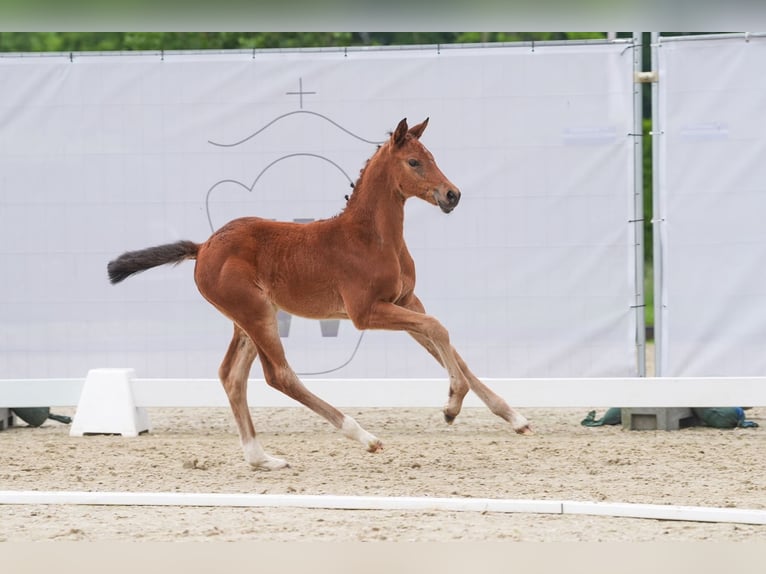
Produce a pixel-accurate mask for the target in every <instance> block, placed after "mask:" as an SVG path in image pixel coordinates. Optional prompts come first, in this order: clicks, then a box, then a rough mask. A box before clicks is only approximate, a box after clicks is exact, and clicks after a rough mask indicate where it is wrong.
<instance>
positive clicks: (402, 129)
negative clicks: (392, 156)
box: [391, 118, 407, 146]
mask: <svg viewBox="0 0 766 574" xmlns="http://www.w3.org/2000/svg"><path fill="white" fill-rule="evenodd" d="M406 137H407V118H404V119H403V120H402V121H400V122H399V125H398V126H396V129H395V130H394V133H393V134H391V141H392V142H393V144H394V145H395V146H400V145H402V144H403V143H404V138H406Z"/></svg>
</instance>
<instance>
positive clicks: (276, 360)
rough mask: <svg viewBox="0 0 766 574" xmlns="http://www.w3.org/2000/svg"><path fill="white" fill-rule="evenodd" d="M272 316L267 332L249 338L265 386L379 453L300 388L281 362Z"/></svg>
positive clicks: (354, 426) (363, 434)
mask: <svg viewBox="0 0 766 574" xmlns="http://www.w3.org/2000/svg"><path fill="white" fill-rule="evenodd" d="M273 315H274V319H273V323H272V324H270V325H269V326H268V327H267V328H260V329H259V330H258V331H257V333H256V332H253V334H252V335H251V336H252V338H253V339H254V340H255V341H256V347H257V349H258V354H259V356H260V360H261V365H262V366H263V374H264V376H265V377H266V382H267V383H268V384H269V385H270V386H272V387H274V388H275V389H277V390H278V391H281V392H283V393H284V394H286V395H287V396H289V397H291V398H292V399H295V400H296V401H298V402H299V403H301V404H303V405H305V406H306V407H308V408H310V409H311V410H312V411H314V412H315V413H317V414H318V415H320V416H322V417H324V418H325V419H327V420H328V421H329V422H330V423H331V424H332V425H333V426H334V427H335V428H336V429H338V430H340V431H341V433H343V435H344V436H346V437H348V438H350V439H354V440H357V441H359V442H360V443H362V444H363V445H364V447H365V448H366V449H367V451H369V452H377V451H379V450H381V449H382V448H383V443H382V442H380V440H378V439H377V438H376V437H375V436H373V435H372V434H370V433H369V432H367V431H366V430H364V429H363V428H362V427H361V426H360V425H359V423H357V422H356V421H355V420H354V419H353V418H352V417H350V416H348V415H346V414H344V413H342V412H341V411H339V410H338V409H336V408H335V407H334V406H332V405H331V404H329V403H327V402H325V401H324V400H322V399H320V398H319V397H318V396H316V395H315V394H314V393H312V392H311V391H309V390H308V389H307V388H306V387H305V386H304V384H303V383H302V382H301V381H300V379H299V378H298V376H297V375H296V374H295V372H294V371H293V370H292V368H291V367H290V365H289V364H288V363H287V360H286V359H285V354H284V348H283V347H282V342H281V341H280V340H279V332H278V330H277V323H276V310H275V311H274V313H273Z"/></svg>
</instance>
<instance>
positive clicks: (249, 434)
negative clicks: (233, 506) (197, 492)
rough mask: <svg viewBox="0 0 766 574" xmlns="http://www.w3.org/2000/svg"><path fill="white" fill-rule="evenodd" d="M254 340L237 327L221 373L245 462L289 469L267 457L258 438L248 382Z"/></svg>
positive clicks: (252, 359) (272, 468) (274, 468)
mask: <svg viewBox="0 0 766 574" xmlns="http://www.w3.org/2000/svg"><path fill="white" fill-rule="evenodd" d="M256 354H257V353H256V349H255V345H254V344H253V341H252V340H251V339H250V337H248V336H247V334H246V333H245V332H244V331H243V330H242V329H240V328H239V327H238V326H237V325H234V336H233V337H232V339H231V343H229V349H228V350H227V351H226V356H225V357H224V359H223V362H222V363H221V367H220V369H219V370H218V374H219V376H220V378H221V383H223V388H224V390H225V391H226V396H227V397H228V398H229V404H230V405H231V412H232V414H233V415H234V421H235V422H236V424H237V429H238V430H239V439H240V444H241V445H242V451H243V453H244V455H245V460H246V461H247V462H248V463H249V464H250V465H252V466H253V467H255V468H261V469H265V470H276V469H278V468H283V467H285V466H288V465H287V463H286V462H285V461H284V460H282V459H280V458H275V457H273V456H270V455H268V454H266V453H265V452H264V450H263V447H262V446H261V444H260V443H259V442H258V439H257V438H256V437H255V427H254V426H253V420H252V417H251V416H250V410H249V408H248V404H247V379H248V376H249V375H250V367H251V366H252V364H253V361H254V360H255V357H256Z"/></svg>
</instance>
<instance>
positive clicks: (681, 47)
mask: <svg viewBox="0 0 766 574" xmlns="http://www.w3.org/2000/svg"><path fill="white" fill-rule="evenodd" d="M748 40H749V41H746V40H745V38H743V37H742V36H740V37H738V38H730V39H711V40H686V41H676V40H674V41H663V43H662V44H661V47H660V48H659V78H660V82H659V95H660V101H659V106H660V107H659V110H660V117H659V121H660V123H661V125H660V126H659V129H660V130H661V131H662V135H661V136H660V137H659V138H658V139H656V140H655V141H658V143H659V145H660V153H661V157H660V181H659V186H660V187H659V192H660V198H661V199H660V202H659V205H658V208H659V212H657V215H658V219H661V220H663V221H662V223H660V225H659V230H660V232H661V242H662V269H661V271H660V272H661V278H662V290H661V293H660V296H661V299H660V302H661V304H662V309H661V324H662V332H661V334H660V343H661V348H660V356H661V364H660V365H659V368H660V369H661V373H662V374H663V375H668V376H727V375H730V376H751V375H753V376H755V375H758V376H762V375H764V374H765V373H766V225H764V214H766V161H765V160H764V158H766V114H765V113H764V110H765V109H766V76H764V73H763V72H764V69H766V39H764V38H749V39H748Z"/></svg>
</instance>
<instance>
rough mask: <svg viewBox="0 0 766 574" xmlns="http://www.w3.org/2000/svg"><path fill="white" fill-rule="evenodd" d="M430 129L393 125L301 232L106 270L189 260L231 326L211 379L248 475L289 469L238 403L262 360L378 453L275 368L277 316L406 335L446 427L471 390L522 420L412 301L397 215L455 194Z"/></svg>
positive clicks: (248, 222) (255, 227) (180, 250)
mask: <svg viewBox="0 0 766 574" xmlns="http://www.w3.org/2000/svg"><path fill="white" fill-rule="evenodd" d="M427 125H428V119H426V120H425V121H423V122H421V123H420V124H417V125H415V126H413V127H411V128H410V127H408V125H407V120H406V118H405V119H403V120H401V121H400V122H399V124H398V125H397V127H396V129H395V130H394V131H393V132H391V133H390V137H389V138H388V139H387V140H386V141H385V142H384V143H383V144H382V145H381V146H379V147H378V149H377V151H376V152H375V153H374V154H373V155H372V157H370V159H368V160H367V163H366V164H365V166H364V167H363V168H362V170H361V171H360V174H359V178H358V180H357V182H356V183H355V185H354V186H353V192H352V193H351V195H350V197H348V199H347V202H346V206H345V208H344V209H343V210H342V211H341V212H340V213H338V214H337V215H335V216H333V217H331V218H328V219H321V220H316V221H313V222H310V223H294V222H283V221H273V220H267V219H261V218H258V217H242V218H238V219H234V220H232V221H230V222H228V223H227V224H225V225H224V226H223V227H221V228H219V229H218V230H217V231H215V232H214V233H213V234H212V235H211V236H210V237H209V238H208V240H207V241H205V242H204V243H195V242H192V241H188V240H182V241H177V242H175V243H170V244H165V245H159V246H156V247H149V248H146V249H142V250H138V251H129V252H126V253H123V254H122V255H120V256H119V257H117V258H116V259H115V260H113V261H111V262H109V264H108V265H107V271H108V275H109V280H110V281H111V283H112V284H115V283H119V282H120V281H122V280H124V279H126V278H127V277H129V276H131V275H133V274H135V273H139V272H141V271H145V270H147V269H150V268H152V267H156V266H159V265H165V264H178V263H181V262H182V261H184V260H188V259H192V260H196V265H195V269H194V281H195V283H196V285H197V288H198V289H199V292H200V293H201V294H202V296H203V297H204V298H205V299H206V300H207V301H208V302H209V303H211V304H212V305H213V306H214V307H216V308H217V309H218V310H219V311H220V312H221V313H222V314H223V315H224V316H226V317H227V318H228V319H230V320H231V321H232V322H233V324H234V335H233V337H232V339H231V342H230V343H229V347H228V350H227V351H226V354H225V356H224V359H223V362H222V363H221V365H220V368H219V372H218V375H219V378H220V380H221V383H222V384H223V387H224V389H225V391H226V395H227V397H228V400H229V404H230V406H231V411H232V414H233V416H234V419H235V422H236V425H237V429H238V431H239V438H240V445H241V448H242V451H243V453H244V458H245V461H246V462H247V463H249V464H250V465H251V466H252V467H255V468H258V469H264V470H275V469H279V468H284V467H286V466H289V465H288V463H287V462H286V461H285V460H283V459H280V458H276V457H274V456H271V455H269V454H267V453H266V452H265V450H264V449H263V447H262V446H261V444H260V442H259V441H258V439H257V438H256V433H255V427H254V426H253V421H252V418H251V416H250V411H249V407H248V403H247V383H248V377H249V374H250V368H251V366H252V364H253V361H254V360H255V358H256V357H259V358H260V362H261V367H262V369H263V374H264V377H265V380H266V382H267V384H268V385H270V386H271V387H273V388H275V389H277V390H279V391H281V392H283V393H285V394H286V395H288V396H289V397H291V398H293V399H294V400H296V401H298V402H299V403H301V404H303V405H305V406H306V407H308V408H309V409H311V410H312V411H314V412H316V413H317V414H319V415H320V416H322V417H324V418H325V419H327V420H328V421H329V422H330V423H331V424H332V425H333V426H334V427H335V428H336V429H338V430H339V431H340V432H341V433H342V434H343V435H344V436H346V437H348V438H350V439H354V440H357V441H359V442H360V443H362V445H364V447H365V448H366V449H367V451H369V452H378V451H380V450H381V449H382V448H383V443H382V442H381V441H380V440H379V439H378V438H376V437H375V436H374V435H372V434H371V433H369V432H368V431H366V430H365V429H364V428H362V427H361V426H360V425H359V423H357V422H356V421H355V420H354V419H353V418H352V417H350V416H348V415H346V414H344V413H343V412H341V411H340V410H338V409H337V408H335V407H334V406H332V405H331V404H329V403H327V402H325V401H324V400H322V399H321V398H319V397H318V396H316V395H315V394H313V393H312V392H311V391H309V389H307V388H306V387H305V386H304V385H303V383H302V382H301V381H300V379H299V378H298V376H297V375H296V374H295V372H294V371H293V370H292V368H291V367H290V365H289V364H288V362H287V359H286V358H285V352H284V348H283V346H282V343H281V341H280V337H279V331H278V325H277V311H278V310H279V309H283V310H284V311H286V312H288V313H291V314H293V315H296V316H302V317H307V318H311V319H350V320H351V321H352V323H353V325H354V326H355V327H356V328H357V329H360V330H364V329H388V330H395V331H406V332H407V333H409V334H410V335H411V336H412V337H413V338H414V339H415V341H417V342H418V343H419V344H420V345H421V346H422V347H423V348H425V350H426V351H427V352H428V353H430V354H431V355H432V356H433V357H434V358H435V359H436V361H438V362H439V364H440V365H441V366H442V367H443V368H445V369H446V371H447V374H448V376H449V394H448V400H447V403H446V405H445V406H444V408H443V415H444V419H445V421H446V422H447V423H448V424H452V422H453V421H454V420H455V417H457V415H458V413H459V412H460V409H461V407H462V404H463V399H464V397H465V395H466V394H467V393H468V391H469V390H471V391H473V392H475V393H476V394H477V395H478V396H479V397H480V398H481V400H482V401H483V402H484V403H485V404H486V405H487V407H488V408H489V409H490V410H491V411H492V412H493V413H494V414H496V415H498V416H499V417H501V418H502V419H504V420H505V421H507V422H509V423H510V424H511V425H512V428H513V429H514V430H515V431H516V432H517V433H519V434H531V432H532V431H531V429H530V426H529V423H528V421H527V419H526V418H525V417H524V416H523V415H521V414H520V413H518V412H517V411H516V410H514V409H513V408H511V407H510V406H509V405H508V404H507V403H506V402H505V400H503V399H502V398H501V397H500V396H499V395H497V394H496V393H495V392H494V391H492V390H491V389H490V388H489V387H488V386H487V385H485V384H484V383H483V382H481V381H480V380H479V379H478V378H477V377H476V376H475V375H474V374H473V373H472V372H471V370H470V369H469V368H468V366H467V365H466V363H465V361H464V360H463V359H462V358H461V356H460V355H459V354H458V352H457V351H456V350H455V349H454V348H453V347H452V345H451V344H450V338H449V332H448V331H447V329H446V328H445V327H444V326H443V325H442V324H441V323H440V322H439V321H438V320H437V319H436V318H435V317H433V316H431V315H428V314H427V313H426V311H425V307H424V306H423V303H422V302H421V301H420V299H419V298H418V297H417V295H415V263H414V261H413V258H412V256H411V255H410V252H409V251H408V249H407V245H406V244H405V241H404V205H405V202H406V201H407V199H409V198H411V197H417V198H419V199H422V200H424V201H426V202H428V203H430V204H432V205H434V206H437V207H439V209H440V210H441V211H442V212H444V213H450V212H452V210H453V209H455V207H456V206H457V205H458V202H459V201H460V191H459V190H458V188H457V187H456V186H455V185H454V184H453V183H452V182H450V181H449V180H448V179H447V178H446V177H445V175H444V174H443V173H442V172H441V170H440V169H439V167H438V166H437V164H436V162H435V160H434V157H433V155H432V154H431V152H429V151H428V149H426V147H425V146H424V145H423V144H422V143H421V142H420V137H421V136H422V134H423V132H424V130H425V129H426V126H427Z"/></svg>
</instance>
